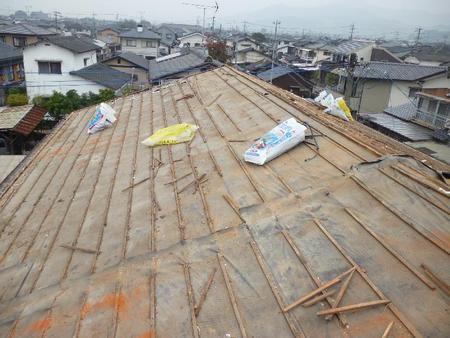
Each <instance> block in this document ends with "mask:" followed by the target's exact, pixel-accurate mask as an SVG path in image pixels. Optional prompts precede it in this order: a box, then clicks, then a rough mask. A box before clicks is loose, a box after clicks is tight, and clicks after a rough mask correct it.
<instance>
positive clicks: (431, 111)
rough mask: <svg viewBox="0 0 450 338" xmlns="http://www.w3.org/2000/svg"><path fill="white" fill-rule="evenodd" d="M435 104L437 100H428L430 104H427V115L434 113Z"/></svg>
mask: <svg viewBox="0 0 450 338" xmlns="http://www.w3.org/2000/svg"><path fill="white" fill-rule="evenodd" d="M437 103H438V102H437V100H430V102H428V112H429V113H434V112H435V111H436V107H437Z"/></svg>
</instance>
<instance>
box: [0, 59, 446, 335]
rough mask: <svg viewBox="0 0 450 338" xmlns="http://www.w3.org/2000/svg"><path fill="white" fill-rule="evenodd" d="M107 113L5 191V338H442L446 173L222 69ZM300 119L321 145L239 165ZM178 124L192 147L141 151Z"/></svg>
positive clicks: (61, 135)
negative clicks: (190, 135) (261, 141)
mask: <svg viewBox="0 0 450 338" xmlns="http://www.w3.org/2000/svg"><path fill="white" fill-rule="evenodd" d="M112 106H113V107H114V109H115V110H116V111H117V113H118V114H117V117H118V119H117V121H116V123H115V124H114V125H113V126H112V127H110V128H108V129H105V130H103V131H101V132H99V133H96V134H94V135H88V134H87V132H86V126H87V124H88V121H89V120H90V119H91V117H92V115H93V113H94V110H95V107H89V108H85V109H82V110H80V111H77V112H74V113H72V114H71V115H70V116H69V117H68V118H67V120H65V121H64V122H63V123H61V124H60V125H59V126H58V127H57V129H56V130H55V131H54V132H53V134H52V135H50V136H49V137H47V138H46V139H44V140H43V142H42V143H41V145H40V146H39V147H38V148H37V149H36V150H35V151H34V152H33V154H32V155H31V158H30V160H29V161H28V162H27V165H26V166H23V167H22V168H21V170H20V171H19V172H18V173H17V176H16V178H15V180H13V181H12V183H11V184H10V186H9V188H8V189H7V190H6V191H5V192H4V194H3V195H2V196H1V199H0V207H1V213H0V215H1V223H0V227H1V235H0V236H1V237H0V257H1V258H0V297H1V301H0V336H2V337H8V336H14V337H101V336H109V337H155V336H158V337H159V336H161V337H200V336H202V337H292V336H293V337H341V336H343V337H344V336H345V337H381V336H382V335H383V332H385V330H386V329H387V328H388V327H389V326H390V325H391V323H392V326H390V329H389V330H390V335H391V336H393V337H394V336H395V337H409V336H416V337H421V336H429V337H448V335H449V333H450V321H449V320H448V294H447V295H446V294H445V291H443V290H445V284H443V283H445V282H443V281H448V280H449V278H450V269H449V265H448V254H449V252H450V235H449V233H450V230H449V224H450V222H449V212H450V208H449V203H448V199H449V197H448V195H446V194H448V190H449V187H448V185H446V183H445V182H444V181H442V179H440V178H439V175H438V174H437V173H436V171H435V170H434V169H430V167H433V168H435V169H437V170H448V169H449V168H448V166H446V165H445V164H443V163H441V162H438V161H436V160H433V159H431V158H430V157H428V156H427V155H425V154H422V153H419V152H418V151H416V150H413V149H412V148H409V147H407V146H405V145H403V144H400V143H398V142H396V141H394V140H392V139H390V138H388V137H386V136H383V135H381V134H379V133H377V132H376V131H373V130H370V129H369V128H368V127H365V126H363V125H360V124H359V123H357V122H345V121H342V120H338V119H337V118H334V117H332V116H330V115H327V114H325V113H323V112H322V110H321V108H318V107H317V106H316V105H314V104H313V103H310V102H309V101H306V100H304V99H301V98H299V97H297V96H295V95H292V94H289V93H287V92H285V91H282V90H280V89H277V88H276V87H273V86H271V85H270V84H268V83H265V82H263V81H261V80H259V79H257V78H254V77H251V76H248V75H245V74H243V73H241V72H238V71H235V70H234V69H232V68H229V67H226V66H225V67H221V68H217V69H215V70H211V71H208V72H204V73H201V74H198V75H194V76H190V77H188V78H185V79H181V80H178V81H176V82H172V83H171V84H169V85H166V86H162V87H154V88H153V91H152V90H150V91H145V92H140V93H139V94H135V95H131V96H126V97H123V98H120V99H117V100H116V101H114V102H112ZM291 117H295V118H296V119H297V120H298V121H302V122H304V123H307V124H308V125H310V126H311V128H312V129H311V130H312V133H313V135H316V136H314V137H311V138H308V139H307V143H302V144H300V145H299V146H297V147H295V148H294V149H292V150H291V151H289V152H287V153H285V154H283V155H281V156H280V157H278V158H276V159H274V160H273V161H271V162H269V163H268V164H266V165H264V166H255V165H250V164H247V163H245V162H244V161H243V158H242V154H243V152H244V150H246V149H247V148H248V147H249V145H250V144H251V143H252V142H253V140H254V139H255V138H257V137H259V136H261V135H263V134H264V133H265V132H266V131H268V130H270V129H271V128H273V127H274V126H275V125H276V124H278V123H279V122H280V121H283V120H285V119H288V118H291ZM179 122H187V123H193V124H196V125H198V126H199V127H200V128H199V129H198V130H197V133H196V136H195V138H194V139H193V141H192V142H191V143H183V144H177V145H171V146H161V147H157V148H148V147H146V146H144V145H142V144H141V141H142V140H143V139H145V138H146V137H147V136H148V135H150V134H152V133H153V132H154V131H156V130H158V129H160V128H162V127H164V126H167V125H171V124H175V123H179ZM308 133H310V131H308ZM314 140H315V141H317V146H316V143H315V142H314ZM392 154H402V155H403V156H397V155H392ZM412 156H416V158H413V157H412ZM446 191H447V193H446ZM336 283H337V284H336ZM319 287H320V288H319ZM318 288H319V289H318ZM325 288H328V289H327V291H326V292H325V295H324V294H322V293H321V290H322V291H324V290H325ZM317 289H318V290H319V291H317ZM314 290H316V291H315V294H316V295H319V294H320V295H322V296H320V297H321V298H322V301H319V300H317V299H313V298H311V296H310V293H311V292H312V291H314ZM333 292H334V294H333V295H330V293H333ZM304 296H308V297H306V299H309V300H313V301H309V300H308V302H307V303H303V304H302V305H298V303H299V302H298V300H299V299H300V298H303V297H304ZM333 299H335V300H336V302H337V303H336V306H333V304H334V303H333ZM300 300H301V299H300ZM314 302H315V304H312V303H314ZM300 303H301V302H300ZM367 304H369V305H367ZM296 305H298V306H296ZM303 305H310V306H303ZM375 305H377V306H375ZM369 306H370V307H369ZM330 309H331V310H330ZM351 309H353V310H354V311H352V312H343V311H346V310H351ZM324 311H325V312H324ZM330 311H331V312H333V311H337V316H333V314H331V315H330V316H328V315H327V314H329V313H330Z"/></svg>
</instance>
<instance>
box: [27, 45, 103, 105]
mask: <svg viewBox="0 0 450 338" xmlns="http://www.w3.org/2000/svg"><path fill="white" fill-rule="evenodd" d="M85 58H86V59H88V60H87V66H89V65H91V64H94V63H97V55H96V53H95V51H90V52H86V53H80V54H75V53H73V52H71V51H69V50H68V49H65V48H61V47H59V46H56V45H53V44H47V43H46V44H44V43H41V44H38V45H36V46H29V47H27V48H25V49H24V52H23V63H24V69H25V80H26V86H27V94H28V96H29V97H30V98H34V97H35V96H39V95H44V96H49V95H51V94H52V93H53V91H59V92H63V93H66V92H67V91H69V90H71V89H75V90H77V92H78V93H80V94H81V93H86V92H89V91H98V89H99V88H104V87H103V86H99V85H96V84H94V83H93V82H91V81H88V80H85V79H82V78H79V77H77V76H73V75H70V74H69V73H70V72H71V71H74V70H79V69H81V68H84V67H85V65H84V59H85ZM38 61H55V62H61V73H62V74H39V67H38Z"/></svg>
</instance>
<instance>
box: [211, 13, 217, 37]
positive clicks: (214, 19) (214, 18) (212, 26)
mask: <svg viewBox="0 0 450 338" xmlns="http://www.w3.org/2000/svg"><path fill="white" fill-rule="evenodd" d="M215 21H216V17H215V16H213V17H212V25H211V30H212V32H213V33H214V23H215Z"/></svg>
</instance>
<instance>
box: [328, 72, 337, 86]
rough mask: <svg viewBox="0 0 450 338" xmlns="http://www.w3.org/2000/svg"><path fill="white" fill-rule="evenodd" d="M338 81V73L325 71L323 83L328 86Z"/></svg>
mask: <svg viewBox="0 0 450 338" xmlns="http://www.w3.org/2000/svg"><path fill="white" fill-rule="evenodd" d="M338 82H339V75H337V74H334V73H327V75H325V83H326V84H327V85H328V86H336V85H337V84H338Z"/></svg>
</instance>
